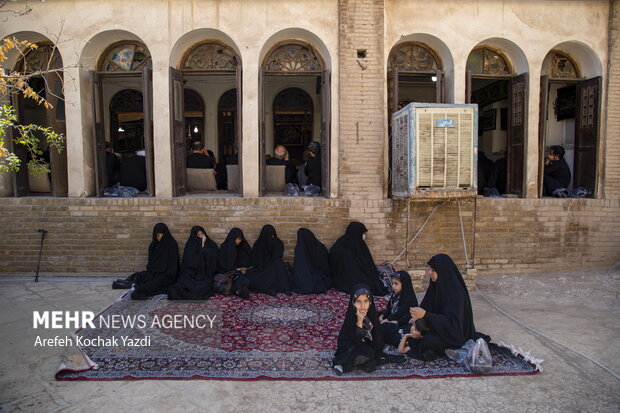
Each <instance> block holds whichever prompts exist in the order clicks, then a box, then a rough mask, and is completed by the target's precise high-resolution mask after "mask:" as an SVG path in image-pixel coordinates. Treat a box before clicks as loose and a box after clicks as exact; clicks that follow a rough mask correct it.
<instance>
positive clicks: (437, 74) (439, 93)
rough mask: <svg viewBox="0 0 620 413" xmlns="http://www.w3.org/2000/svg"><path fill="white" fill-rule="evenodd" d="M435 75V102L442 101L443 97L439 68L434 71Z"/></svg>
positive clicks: (441, 74)
mask: <svg viewBox="0 0 620 413" xmlns="http://www.w3.org/2000/svg"><path fill="white" fill-rule="evenodd" d="M435 77H436V78H437V81H436V82H435V94H436V96H435V102H436V103H443V102H444V99H445V94H444V81H443V72H442V71H441V70H437V71H436V72H435Z"/></svg>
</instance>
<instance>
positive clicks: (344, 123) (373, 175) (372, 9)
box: [339, 0, 386, 199]
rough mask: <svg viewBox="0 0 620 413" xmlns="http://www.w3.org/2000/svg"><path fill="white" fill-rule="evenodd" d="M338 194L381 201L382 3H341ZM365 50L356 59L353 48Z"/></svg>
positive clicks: (344, 0) (352, 0) (380, 0)
mask: <svg viewBox="0 0 620 413" xmlns="http://www.w3.org/2000/svg"><path fill="white" fill-rule="evenodd" d="M339 12H340V16H339V23H340V25H339V35H340V42H339V46H340V50H339V56H340V90H339V94H340V98H339V105H340V119H339V125H340V136H339V140H340V171H339V178H340V195H341V196H343V197H345V198H355V199H381V198H383V197H384V183H383V179H384V165H385V164H384V159H383V156H384V149H385V136H386V135H385V116H386V115H385V103H384V101H385V97H384V93H385V68H384V62H383V61H384V56H383V53H384V50H383V33H384V30H383V12H384V5H383V0H340V1H339ZM358 49H363V50H366V58H361V59H358V57H357V50H358Z"/></svg>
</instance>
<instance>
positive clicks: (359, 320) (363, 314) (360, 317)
mask: <svg viewBox="0 0 620 413" xmlns="http://www.w3.org/2000/svg"><path fill="white" fill-rule="evenodd" d="M364 318H366V312H365V311H364V312H361V311H358V312H357V326H358V327H360V328H361V327H362V326H363V325H364Z"/></svg>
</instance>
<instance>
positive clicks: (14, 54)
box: [3, 31, 64, 68]
mask: <svg viewBox="0 0 620 413" xmlns="http://www.w3.org/2000/svg"><path fill="white" fill-rule="evenodd" d="M5 37H15V38H16V39H17V40H18V41H22V40H26V41H28V42H30V43H43V42H45V43H52V44H54V45H55V46H56V50H57V51H58V53H60V58H61V61H62V62H64V59H63V53H62V50H61V49H60V47H59V46H58V45H56V44H55V43H54V41H53V40H52V39H50V38H49V37H47V36H46V35H44V34H42V33H39V32H33V31H21V32H15V33H11V34H9V35H6V36H4V37H3V38H5ZM21 56H22V54H21V52H20V51H19V50H16V49H12V50H10V51H9V52H8V53H7V60H6V64H5V66H6V67H10V68H14V67H15V65H16V64H17V62H18V60H19V59H20V58H21Z"/></svg>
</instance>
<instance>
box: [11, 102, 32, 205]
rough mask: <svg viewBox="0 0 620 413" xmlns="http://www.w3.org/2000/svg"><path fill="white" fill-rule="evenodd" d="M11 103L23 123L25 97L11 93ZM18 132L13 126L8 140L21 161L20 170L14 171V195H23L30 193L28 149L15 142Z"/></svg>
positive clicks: (12, 150) (18, 119)
mask: <svg viewBox="0 0 620 413" xmlns="http://www.w3.org/2000/svg"><path fill="white" fill-rule="evenodd" d="M11 105H12V106H13V109H14V110H15V115H16V116H17V123H19V124H21V123H23V113H24V98H23V97H21V96H19V95H17V94H13V95H11ZM16 133H17V131H15V130H14V129H13V128H9V129H8V134H7V142H8V148H9V150H10V151H11V152H13V153H14V154H15V155H16V156H17V157H18V158H19V160H20V161H21V162H20V164H19V170H18V171H16V172H14V173H13V195H15V196H16V197H22V196H28V195H29V193H30V189H29V187H28V151H27V150H26V147H25V146H24V145H19V144H15V143H14V142H13V139H14V138H15V134H16Z"/></svg>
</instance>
